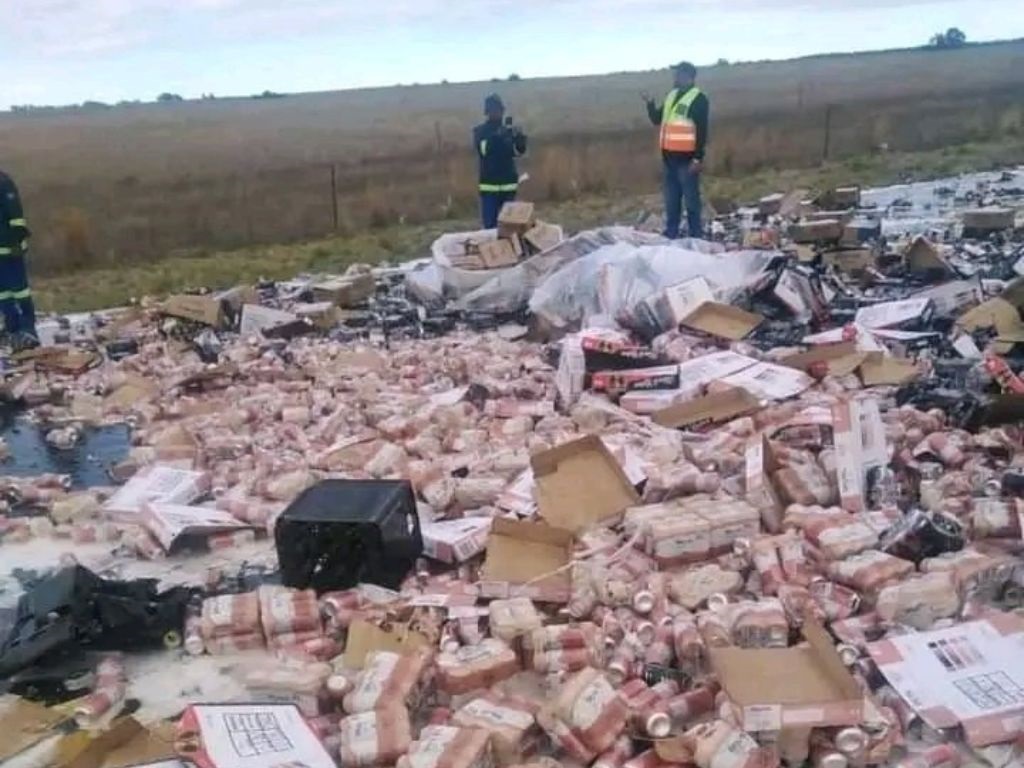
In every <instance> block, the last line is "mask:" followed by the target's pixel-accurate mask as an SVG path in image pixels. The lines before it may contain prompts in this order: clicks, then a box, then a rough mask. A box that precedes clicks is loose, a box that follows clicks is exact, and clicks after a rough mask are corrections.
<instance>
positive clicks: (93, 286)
mask: <svg viewBox="0 0 1024 768" xmlns="http://www.w3.org/2000/svg"><path fill="white" fill-rule="evenodd" d="M1019 163H1024V136H1022V137H1017V138H1012V139H1007V140H1001V141H993V142H982V143H969V144H960V145H955V146H950V147H946V148H944V149H941V150H931V151H925V152H893V153H889V154H886V155H878V154H871V155H864V156H855V157H852V158H847V159H845V160H842V161H835V162H829V163H824V164H822V165H821V166H819V167H816V168H811V169H799V168H794V169H787V170H781V171H776V170H762V171H760V172H757V173H752V174H749V175H745V176H741V177H732V178H724V177H717V178H715V177H710V178H709V179H708V184H707V190H708V195H709V197H718V198H729V199H737V200H754V199H756V198H757V197H759V196H761V195H764V194H768V193H770V192H773V191H784V190H788V189H794V188H797V187H807V188H825V187H830V186H836V185H839V184H845V183H859V184H864V185H877V184H886V183H894V182H899V181H906V180H910V179H926V178H936V177H941V176H948V175H955V174H958V173H963V172H967V171H974V170H987V169H994V168H999V167H1003V166H1007V165H1014V164H1019ZM658 205H659V202H658V196H657V195H642V194H612V195H587V196H580V197H579V198H577V199H574V200H571V201H563V202H559V203H549V204H545V205H542V206H541V211H540V212H541V215H542V216H543V217H544V218H546V219H548V220H551V221H557V222H560V223H562V224H564V225H565V226H566V227H567V229H569V230H570V231H576V230H579V229H583V228H586V227H592V226H598V225H602V224H609V223H626V224H629V223H633V222H634V221H636V219H637V216H638V215H639V214H640V213H641V212H642V211H645V210H650V209H652V208H655V207H657V206H658ZM473 226H475V221H474V220H473V219H469V218H467V219H448V220H443V221H437V222H433V223H428V224H419V225H394V226H391V227H387V228H382V229H379V230H376V231H374V232H367V233H363V234H359V235H352V236H345V237H332V238H327V239H322V240H315V241H310V242H304V243H299V244H293V245H273V246H265V247H264V246H257V247H250V248H243V249H238V250H232V251H222V252H211V253H206V254H202V255H180V256H171V257H168V258H165V259H162V260H160V261H157V262H155V263H152V264H138V265H133V266H126V267H121V268H97V269H94V270H88V271H82V270H80V271H74V272H64V273H60V274H56V275H51V276H44V277H41V278H37V279H36V280H35V281H34V291H35V293H36V295H37V301H38V303H39V305H40V307H41V308H43V309H45V310H54V311H62V312H67V311H73V310H86V309H97V308H102V307H110V306H118V305H122V304H124V303H126V302H128V301H130V300H132V299H138V298H140V297H142V296H145V295H161V294H166V293H170V292H173V291H177V290H181V289H183V288H189V287H199V286H224V287H226V286H230V285H233V284H235V283H238V282H246V281H253V280H257V279H259V278H287V277H291V276H293V275H295V274H298V273H299V272H303V271H330V270H337V269H343V268H344V267H346V266H347V265H349V264H352V263H355V262H370V263H378V262H381V261H402V260H406V259H410V258H416V257H419V256H425V255H427V252H428V247H429V244H430V242H431V241H432V240H433V239H434V238H435V237H437V236H438V235H439V234H441V233H442V232H444V231H452V230H457V229H458V228H460V227H461V228H470V227H473Z"/></svg>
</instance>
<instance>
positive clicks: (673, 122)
mask: <svg viewBox="0 0 1024 768" xmlns="http://www.w3.org/2000/svg"><path fill="white" fill-rule="evenodd" d="M672 70H673V72H674V82H673V88H672V90H671V91H669V94H668V96H666V97H665V103H664V104H662V105H661V106H660V107H659V106H658V105H657V104H656V103H655V102H654V99H652V98H651V97H650V95H648V94H647V93H643V94H641V95H642V96H643V99H644V102H645V103H646V104H647V115H648V116H649V117H650V118H651V122H652V123H654V125H657V126H660V127H661V133H660V139H659V144H660V147H661V158H662V162H663V164H664V180H663V189H664V192H665V232H664V234H665V237H667V238H669V239H672V240H675V239H677V238H678V237H679V227H680V224H681V223H682V208H683V202H684V201H685V203H686V222H687V228H688V230H689V235H690V237H703V236H704V229H703V227H702V226H701V199H700V174H701V171H703V170H704V148H705V146H706V145H707V141H708V116H709V114H710V112H711V106H710V103H709V102H708V97H707V96H705V95H704V93H703V92H702V91H701V90H700V89H699V88H698V87H697V85H696V81H697V68H696V67H694V66H693V64H690V63H689V62H688V61H684V62H682V63H680V64H677V65H676V66H674V67H673V68H672Z"/></svg>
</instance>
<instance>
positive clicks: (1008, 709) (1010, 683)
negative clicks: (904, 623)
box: [868, 611, 1024, 747]
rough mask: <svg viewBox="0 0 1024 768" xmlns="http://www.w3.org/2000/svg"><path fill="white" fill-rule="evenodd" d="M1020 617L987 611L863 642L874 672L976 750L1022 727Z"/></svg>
mask: <svg viewBox="0 0 1024 768" xmlns="http://www.w3.org/2000/svg"><path fill="white" fill-rule="evenodd" d="M1022 650H1024V620H1022V619H1021V617H1019V616H1016V615H1014V614H1010V613H1001V612H999V611H991V612H990V613H989V614H988V615H987V616H985V617H984V618H982V619H981V620H979V621H971V622H966V623H961V624H957V625H956V626H954V627H950V628H948V629H938V630H932V631H929V632H915V633H912V634H909V635H901V636H898V637H892V638H888V639H886V640H880V641H878V642H876V643H871V644H870V645H869V646H868V653H869V654H870V655H871V659H872V660H873V661H874V662H875V664H876V665H877V666H878V670H879V672H881V673H882V675H884V676H885V677H886V679H887V680H888V681H889V682H890V683H891V684H892V686H893V687H894V688H895V689H896V691H897V692H898V693H899V694H900V696H902V697H903V699H904V700H905V701H907V702H909V703H910V704H911V705H912V706H913V707H914V709H915V711H916V712H917V713H918V714H919V715H920V716H921V718H922V719H923V720H924V721H925V722H926V723H927V724H928V725H930V726H931V727H932V728H937V729H945V728H956V727H958V726H959V727H962V728H963V731H964V735H965V736H966V737H967V743H968V744H970V745H971V746H974V747H983V746H987V745H989V744H997V743H1000V742H1005V741H1010V740H1012V739H1013V738H1015V737H1016V736H1018V735H1019V734H1020V733H1021V729H1022V728H1024V665H1022V664H1021V651H1022Z"/></svg>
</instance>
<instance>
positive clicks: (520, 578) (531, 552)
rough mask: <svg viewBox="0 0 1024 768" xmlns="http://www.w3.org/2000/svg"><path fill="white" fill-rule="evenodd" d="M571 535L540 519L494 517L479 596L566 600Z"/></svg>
mask: <svg viewBox="0 0 1024 768" xmlns="http://www.w3.org/2000/svg"><path fill="white" fill-rule="evenodd" d="M572 545H573V535H572V534H571V533H569V532H568V531H565V530H562V529H560V528H553V527H551V526H550V525H544V524H543V523H528V522H520V521H517V520H508V519H506V518H503V517H499V518H495V520H494V523H493V525H492V526H491V535H490V537H489V538H488V539H487V558H486V560H485V561H484V566H483V571H482V574H481V575H482V578H481V581H480V595H481V597H495V598H509V597H530V598H531V599H535V600H539V601H542V602H553V603H564V602H568V600H569V595H570V593H571V591H572V573H571V570H570V569H568V568H566V566H567V565H568V564H569V563H570V562H572Z"/></svg>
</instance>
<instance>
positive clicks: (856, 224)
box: [839, 219, 882, 248]
mask: <svg viewBox="0 0 1024 768" xmlns="http://www.w3.org/2000/svg"><path fill="white" fill-rule="evenodd" d="M881 236H882V223H881V221H869V220H866V219H855V220H854V221H850V222H847V223H846V224H845V225H844V226H843V236H842V237H840V238H839V244H840V245H842V246H845V247H848V248H856V247H857V246H860V245H863V244H864V243H870V242H871V241H872V240H877V239H879V238H880V237H881Z"/></svg>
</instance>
